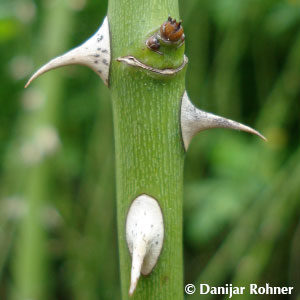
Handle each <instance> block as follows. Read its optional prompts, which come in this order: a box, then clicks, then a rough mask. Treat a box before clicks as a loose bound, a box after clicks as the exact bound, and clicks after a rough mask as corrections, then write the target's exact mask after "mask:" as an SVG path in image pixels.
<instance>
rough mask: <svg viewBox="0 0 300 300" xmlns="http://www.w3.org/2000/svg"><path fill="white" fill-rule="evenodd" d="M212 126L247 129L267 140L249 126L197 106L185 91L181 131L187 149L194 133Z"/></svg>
mask: <svg viewBox="0 0 300 300" xmlns="http://www.w3.org/2000/svg"><path fill="white" fill-rule="evenodd" d="M210 128H229V129H234V130H241V131H246V132H249V133H252V134H255V135H257V136H259V137H260V138H261V139H263V140H265V141H266V140H267V139H266V138H265V137H264V136H263V135H262V134H260V133H259V132H258V131H256V130H255V129H253V128H251V127H249V126H246V125H243V124H241V123H238V122H235V121H232V120H230V119H226V118H223V117H220V116H217V115H214V114H211V113H208V112H205V111H203V110H200V109H198V108H196V107H195V106H194V105H193V103H192V102H191V101H190V99H189V97H188V95H187V93H186V91H185V92H184V94H183V97H182V104H181V132H182V138H183V143H184V147H185V150H187V149H188V146H189V144H190V142H191V140H192V138H193V136H194V135H196V134H197V133H198V132H200V131H203V130H206V129H210Z"/></svg>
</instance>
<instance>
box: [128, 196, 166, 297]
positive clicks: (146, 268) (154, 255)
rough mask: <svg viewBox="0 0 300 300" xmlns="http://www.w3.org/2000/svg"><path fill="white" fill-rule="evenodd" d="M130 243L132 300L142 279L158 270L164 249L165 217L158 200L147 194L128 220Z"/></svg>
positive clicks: (136, 200) (135, 205)
mask: <svg viewBox="0 0 300 300" xmlns="http://www.w3.org/2000/svg"><path fill="white" fill-rule="evenodd" d="M126 241H127V245H128V249H129V252H130V254H131V257H132V266H131V282H130V288H129V295H130V296H131V295H132V294H133V293H134V291H135V289H136V286H137V283H138V280H139V278H140V275H141V274H143V275H148V274H150V273H151V271H152V269H153V268H154V267H155V265H156V263H157V260H158V258H159V255H160V252H161V249H162V246H163V241H164V223H163V216H162V212H161V209H160V206H159V204H158V202H157V201H156V200H155V199H154V198H152V197H150V196H148V195H145V194H143V195H140V196H138V197H137V198H136V199H135V200H134V201H133V202H132V204H131V206H130V208H129V211H128V214H127V218H126Z"/></svg>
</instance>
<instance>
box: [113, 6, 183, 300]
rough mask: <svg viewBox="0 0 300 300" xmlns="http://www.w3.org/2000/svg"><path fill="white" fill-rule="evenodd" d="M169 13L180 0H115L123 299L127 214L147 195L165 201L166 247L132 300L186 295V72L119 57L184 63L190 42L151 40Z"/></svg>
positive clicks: (126, 282)
mask: <svg viewBox="0 0 300 300" xmlns="http://www.w3.org/2000/svg"><path fill="white" fill-rule="evenodd" d="M168 15H171V16H172V17H175V18H177V19H178V18H179V12H178V3H177V1H176V0H165V1H149V0H143V1H134V0H129V1H128V0H122V1H119V0H110V1H109V9H108V17H109V23H110V31H111V48H112V65H111V73H110V74H111V75H110V76H111V77H110V87H111V93H112V102H113V114H114V130H115V132H114V134H115V148H116V149H115V150H116V175H117V218H118V237H119V254H120V270H121V285H122V286H121V289H122V298H123V299H127V298H128V297H129V296H128V291H129V284H130V269H131V257H130V254H129V251H128V248H127V244H126V238H125V222H126V215H127V212H128V209H129V206H130V204H131V202H132V201H133V200H134V199H135V198H136V197H137V196H139V195H141V194H144V193H145V194H148V195H150V196H152V197H154V198H155V199H157V200H158V202H159V204H160V206H161V209H162V213H163V217H164V223H165V240H164V245H163V250H162V253H161V255H160V258H159V260H158V263H157V265H156V267H155V268H154V270H153V272H152V273H151V274H150V275H149V276H147V277H143V276H141V278H140V280H139V283H138V286H137V290H136V291H135V293H134V295H133V297H132V298H131V299H155V300H158V299H174V300H176V299H183V263H182V184H183V160H184V149H183V144H182V139H181V132H180V105H181V97H182V95H183V92H184V75H185V70H183V71H181V72H180V73H178V74H177V75H176V76H173V77H167V78H162V77H153V76H149V74H148V73H146V72H145V71H141V70H138V69H136V68H133V67H129V66H126V65H124V64H122V63H119V62H117V61H116V58H117V57H120V56H126V55H134V56H135V57H136V58H138V59H140V60H142V61H143V62H144V63H146V64H149V65H151V66H154V67H158V68H164V67H173V68H175V67H177V66H179V65H180V64H181V63H182V61H183V52H184V46H183V47H181V48H179V49H177V50H176V49H174V48H173V49H169V50H168V49H167V50H166V52H165V54H164V55H163V56H160V55H158V54H157V53H154V52H152V51H150V50H148V49H147V48H146V46H145V40H146V39H147V37H148V36H149V35H150V34H151V32H153V31H155V30H157V29H158V28H159V27H160V25H161V24H162V23H163V22H164V21H166V19H167V17H168Z"/></svg>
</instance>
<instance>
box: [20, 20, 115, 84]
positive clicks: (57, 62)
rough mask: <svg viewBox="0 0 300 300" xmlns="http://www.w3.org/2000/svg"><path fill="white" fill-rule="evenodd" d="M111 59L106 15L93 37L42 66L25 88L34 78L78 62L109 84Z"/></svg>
mask: <svg viewBox="0 0 300 300" xmlns="http://www.w3.org/2000/svg"><path fill="white" fill-rule="evenodd" d="M110 60H111V55H110V38H109V25H108V19H107V17H105V19H104V21H103V24H102V25H101V26H100V28H99V29H98V31H97V32H96V33H95V34H94V35H93V36H92V37H91V38H89V39H88V40H87V41H86V42H84V43H83V44H82V45H80V46H78V47H77V48H74V49H72V50H70V51H68V52H67V53H65V54H63V55H61V56H58V57H56V58H54V59H52V60H50V62H48V63H47V64H45V65H44V66H42V67H41V68H40V69H39V70H38V71H36V72H35V73H34V74H33V75H32V76H31V78H30V79H29V80H28V82H27V83H26V85H25V88H27V87H28V86H29V84H30V83H31V82H32V81H33V80H34V79H36V78H37V77H39V76H40V75H42V74H44V73H46V72H48V71H50V70H53V69H56V68H59V67H63V66H67V65H76V64H79V65H85V66H88V67H90V68H91V69H92V70H94V71H95V72H96V73H97V74H98V75H99V76H100V77H101V78H102V80H103V81H104V83H105V84H106V85H108V76H109V66H110Z"/></svg>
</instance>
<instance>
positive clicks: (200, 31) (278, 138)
mask: <svg viewBox="0 0 300 300" xmlns="http://www.w3.org/2000/svg"><path fill="white" fill-rule="evenodd" d="M180 6H181V16H182V19H183V20H184V23H183V25H184V29H185V34H186V54H187V56H188V57H189V60H190V64H189V67H188V71H187V78H186V82H187V90H188V92H189V95H190V97H191V99H192V100H193V102H194V103H195V104H197V105H198V106H199V107H201V108H202V109H204V110H207V111H211V112H214V113H217V114H220V115H223V116H226V117H228V118H232V119H235V120H237V121H241V122H244V123H245V124H248V125H250V126H252V127H255V128H256V129H258V130H260V131H261V132H262V133H263V134H264V135H265V136H266V137H267V138H268V140H269V142H268V143H264V142H262V141H261V140H259V139H258V138H257V137H254V136H250V135H248V134H246V133H239V132H231V131H226V130H221V129H216V130H211V131H207V132H204V133H201V134H200V135H198V136H197V137H196V138H194V140H193V142H192V143H191V145H190V148H189V151H188V153H187V156H186V166H185V184H184V263H185V283H194V284H197V285H198V284H199V283H201V282H202V283H209V284H212V285H215V286H222V285H225V283H233V284H235V285H239V286H244V285H248V284H249V283H257V284H261V285H265V283H266V282H268V283H270V284H271V285H275V286H294V287H295V289H296V291H295V292H294V293H293V296H292V297H290V299H300V294H299V293H300V222H299V217H300V147H299V137H300V136H299V132H300V128H299V116H300V105H299V104H300V103H299V97H300V2H299V1H297V0H276V1H275V0H264V1H262V0H210V1H209V0H201V1H200V0H186V1H183V0H181V1H180ZM106 9H107V1H99V0H60V1H58V0H51V1H49V0H48V1H46V0H36V1H33V0H20V1H18V0H14V1H11V0H1V2H0V57H1V60H0V68H1V72H0V85H1V88H0V101H1V109H0V299H1V300H2V299H3V300H6V299H18V300H19V299H20V300H27V299H28V300H29V299H33V300H39V299H43V300H47V299H64V300H65V299H80V300H81V299H82V300H94V299H104V300H105V299H119V298H120V289H119V271H118V256H117V233H116V218H115V210H116V208H115V197H116V195H115V179H114V147H113V130H112V112H111V104H110V99H109V92H108V89H107V88H106V87H105V86H104V85H103V83H102V82H101V81H100V79H99V78H98V77H97V76H95V74H94V73H93V72H92V71H91V70H89V69H87V68H84V67H81V66H72V67H71V66H70V67H66V68H63V69H59V70H55V71H52V72H50V73H47V74H46V75H43V76H42V77H41V78H40V79H38V80H37V81H36V82H34V83H33V84H32V85H31V86H30V87H29V88H28V89H26V90H25V89H23V86H24V84H25V82H26V80H27V79H28V78H29V75H30V74H31V73H32V72H33V71H34V70H35V69H37V67H39V66H41V65H42V64H43V63H45V62H47V61H48V60H49V59H50V58H52V57H54V56H57V55H59V54H61V53H63V52H65V51H66V50H68V49H70V48H72V47H74V46H76V45H78V44H80V43H81V42H83V41H84V40H86V39H87V38H88V37H89V36H90V35H91V34H92V33H94V32H95V31H96V29H97V28H98V26H99V25H100V23H101V22H102V19H103V17H104V16H105V14H106ZM240 297H241V298H240V299H248V298H249V299H252V298H250V297H249V296H248V295H244V296H240ZM199 298H200V297H199V295H197V293H196V294H195V295H194V296H189V297H187V299H199ZM203 298H204V297H201V299H203ZM281 298H282V299H288V297H287V296H284V297H283V296H281V297H280V296H277V297H276V296H272V295H270V296H268V295H263V296H260V297H259V296H257V297H256V298H255V299H281ZM205 299H209V297H206V298H205ZM211 299H223V298H222V297H219V298H217V297H212V298H211ZM224 299H226V297H225V298H224ZM166 300H168V299H166Z"/></svg>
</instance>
